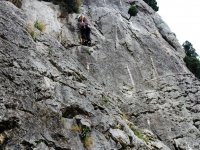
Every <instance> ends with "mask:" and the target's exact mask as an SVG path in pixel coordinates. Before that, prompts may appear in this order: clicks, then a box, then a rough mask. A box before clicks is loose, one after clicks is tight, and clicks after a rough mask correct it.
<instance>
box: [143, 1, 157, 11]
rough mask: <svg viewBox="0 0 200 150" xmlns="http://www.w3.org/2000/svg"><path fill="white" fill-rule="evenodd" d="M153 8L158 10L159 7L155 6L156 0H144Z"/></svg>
mask: <svg viewBox="0 0 200 150" xmlns="http://www.w3.org/2000/svg"><path fill="white" fill-rule="evenodd" d="M144 1H145V3H147V4H148V5H149V6H150V7H151V8H152V9H153V10H155V11H158V10H159V7H158V6H157V2H156V0H144Z"/></svg>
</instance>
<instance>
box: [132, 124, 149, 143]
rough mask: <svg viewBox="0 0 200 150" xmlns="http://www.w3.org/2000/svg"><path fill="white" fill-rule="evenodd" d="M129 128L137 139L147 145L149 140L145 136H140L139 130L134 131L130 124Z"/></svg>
mask: <svg viewBox="0 0 200 150" xmlns="http://www.w3.org/2000/svg"><path fill="white" fill-rule="evenodd" d="M129 127H130V129H131V130H132V131H133V133H134V134H135V136H137V137H138V138H139V139H141V140H143V141H144V142H145V143H146V144H148V143H149V138H148V137H147V136H146V135H144V134H142V133H141V132H140V130H138V129H136V128H135V127H134V126H133V125H132V124H131V125H130V126H129Z"/></svg>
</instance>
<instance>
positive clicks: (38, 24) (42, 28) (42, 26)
mask: <svg viewBox="0 0 200 150" xmlns="http://www.w3.org/2000/svg"><path fill="white" fill-rule="evenodd" d="M34 27H35V28H36V29H38V30H40V31H41V32H44V31H45V29H46V25H45V24H44V22H42V21H39V20H36V21H35V22H34Z"/></svg>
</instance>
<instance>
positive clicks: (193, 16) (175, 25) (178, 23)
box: [156, 0, 200, 55]
mask: <svg viewBox="0 0 200 150" xmlns="http://www.w3.org/2000/svg"><path fill="white" fill-rule="evenodd" d="M156 1H157V3H158V6H159V11H158V14H159V15H160V16H161V17H162V19H163V20H164V21H165V22H166V23H167V24H168V26H169V27H170V29H171V30H172V32H174V33H175V34H176V37H177V38H178V40H179V43H180V44H181V45H182V44H183V43H184V42H185V41H186V40H188V41H189V42H191V43H192V45H193V47H194V48H195V49H196V52H197V53H198V55H200V0H189V1H185V0H156Z"/></svg>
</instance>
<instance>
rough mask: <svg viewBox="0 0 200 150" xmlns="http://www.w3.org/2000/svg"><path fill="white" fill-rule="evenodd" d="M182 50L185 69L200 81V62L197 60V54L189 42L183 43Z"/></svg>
mask: <svg viewBox="0 0 200 150" xmlns="http://www.w3.org/2000/svg"><path fill="white" fill-rule="evenodd" d="M182 46H183V48H184V50H185V54H186V56H185V58H184V59H183V60H184V61H185V63H186V66H187V68H188V69H189V70H190V71H191V72H192V73H193V74H194V75H195V76H196V77H197V78H198V79H200V61H199V59H198V58H197V57H198V54H197V53H196V52H195V49H194V48H193V46H192V44H191V43H190V42H189V41H185V42H184V43H183V45H182Z"/></svg>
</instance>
